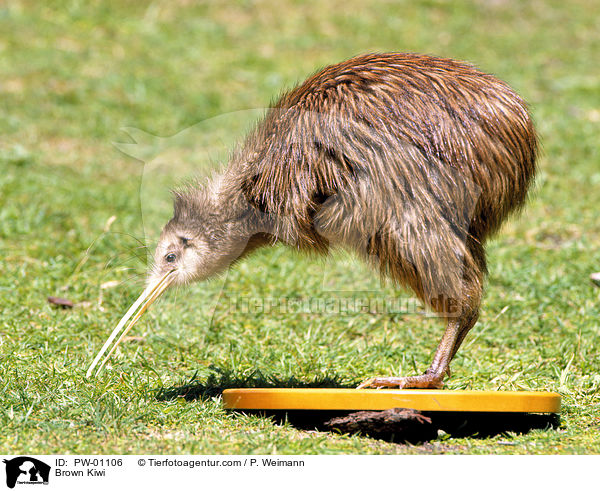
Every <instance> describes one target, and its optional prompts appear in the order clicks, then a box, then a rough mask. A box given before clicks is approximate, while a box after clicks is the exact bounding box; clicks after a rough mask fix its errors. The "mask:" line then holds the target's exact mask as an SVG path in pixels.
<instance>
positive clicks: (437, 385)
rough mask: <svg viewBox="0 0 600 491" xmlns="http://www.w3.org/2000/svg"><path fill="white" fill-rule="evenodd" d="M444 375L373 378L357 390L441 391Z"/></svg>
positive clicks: (430, 374)
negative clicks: (387, 388) (390, 388)
mask: <svg viewBox="0 0 600 491" xmlns="http://www.w3.org/2000/svg"><path fill="white" fill-rule="evenodd" d="M443 378H444V377H443V375H442V376H441V377H440V376H439V375H438V374H434V373H425V374H423V375H415V376H413V377H373V378H370V379H367V380H365V381H364V382H362V383H361V384H360V385H359V386H358V387H357V389H367V388H375V389H381V388H383V387H394V388H397V389H441V388H442V386H443V385H444V383H443V382H442V379H443Z"/></svg>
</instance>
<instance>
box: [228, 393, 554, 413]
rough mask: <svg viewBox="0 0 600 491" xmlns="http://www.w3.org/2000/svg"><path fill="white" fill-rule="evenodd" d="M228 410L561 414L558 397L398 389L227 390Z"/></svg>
mask: <svg viewBox="0 0 600 491" xmlns="http://www.w3.org/2000/svg"><path fill="white" fill-rule="evenodd" d="M223 404H224V406H225V409H258V410H260V409H262V410H282V409H283V410H297V409H308V410H313V411H331V410H333V411H364V410H371V411H378V410H385V409H391V408H395V407H401V408H410V409H416V410H418V411H474V412H511V413H558V412H559V411H560V395H559V394H557V393H555V392H525V391H523V392H518V391H517V392H511V391H477V390H421V389H411V390H395V389H226V390H224V391H223Z"/></svg>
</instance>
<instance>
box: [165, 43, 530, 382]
mask: <svg viewBox="0 0 600 491" xmlns="http://www.w3.org/2000/svg"><path fill="white" fill-rule="evenodd" d="M536 151H537V140H536V134H535V130H534V127H533V124H532V121H531V118H530V117H529V114H528V110H527V107H526V104H525V103H524V102H523V100H522V99H521V98H520V97H519V96H518V95H517V94H516V93H515V92H514V91H513V90H512V89H511V88H510V87H509V86H508V85H507V84H505V83H504V82H502V81H500V80H498V79H497V78H495V77H493V76H491V75H488V74H485V73H482V72H480V71H478V70H476V69H475V68H474V67H472V66H471V65H468V64H466V63H463V62H458V61H454V60H449V59H442V58H435V57H431V56H422V55H414V54H401V53H391V54H369V55H364V56H358V57H356V58H352V59H350V60H348V61H345V62H343V63H340V64H337V65H333V66H330V67H327V68H325V69H323V70H321V71H319V72H318V73H316V74H315V75H313V76H311V77H310V78H308V79H307V80H306V81H305V82H304V83H302V84H301V85H299V86H298V87H296V88H295V89H293V90H291V91H289V92H287V93H285V94H284V95H283V96H282V97H281V98H280V99H279V100H278V101H277V102H276V103H275V104H274V105H273V107H272V108H271V109H270V110H268V111H267V113H266V115H265V117H264V119H263V121H261V122H260V123H259V124H258V125H257V126H256V127H255V129H254V130H253V131H252V132H251V133H250V134H249V135H248V137H247V138H246V141H245V142H244V144H243V145H242V146H241V147H240V148H239V149H238V150H237V151H236V152H235V153H234V155H233V156H232V158H231V161H230V163H229V165H228V167H227V169H226V170H225V172H224V173H223V175H222V176H220V177H218V178H217V179H215V180H214V182H212V184H211V185H210V186H209V187H208V188H206V189H200V188H195V187H192V188H190V189H187V190H185V191H183V192H180V193H178V194H177V196H176V200H175V214H174V218H173V219H172V220H171V221H170V222H169V223H168V224H167V226H166V227H165V230H164V231H163V235H162V241H161V242H162V247H161V245H160V244H159V249H158V252H157V257H156V262H157V265H156V266H155V267H156V269H157V271H164V270H165V268H168V267H169V265H168V264H165V263H164V260H162V258H163V257H165V255H166V252H167V251H169V250H177V251H182V250H183V249H185V248H183V247H179V249H178V248H177V244H176V242H177V239H176V238H174V237H181V236H182V235H188V236H190V237H189V238H190V239H191V240H188V243H191V244H194V242H196V243H201V244H202V247H201V249H202V251H207V252H203V253H202V254H204V255H206V254H208V256H207V257H204V256H203V257H202V259H201V260H200V259H197V261H198V265H196V266H194V267H190V266H189V265H188V266H187V267H186V268H184V267H183V266H185V264H184V263H185V257H183V252H180V253H179V256H178V261H181V263H182V270H183V269H185V270H186V273H185V277H184V276H182V281H191V280H196V279H203V278H205V277H207V276H210V275H211V274H213V273H215V272H216V271H217V270H221V269H222V268H223V267H225V266H226V265H227V264H230V263H231V262H233V261H235V260H237V259H239V258H240V257H242V256H243V255H245V254H247V253H249V252H250V251H251V250H253V249H255V248H256V247H259V246H262V245H267V244H270V243H274V242H277V241H280V242H284V243H286V244H289V245H291V246H293V247H295V248H298V249H301V250H307V251H316V252H319V253H324V252H326V251H327V250H328V249H329V248H330V247H331V246H342V247H346V248H349V249H352V250H354V251H356V252H358V254H360V255H361V256H362V257H363V258H365V259H366V260H367V261H369V263H371V264H374V265H376V266H377V268H378V270H379V272H380V273H381V274H382V275H384V276H386V277H389V278H391V279H392V280H394V281H395V282H397V283H398V284H399V285H405V286H408V287H410V288H412V290H414V292H415V293H416V294H417V295H418V296H419V297H420V298H421V299H422V300H423V301H424V302H426V303H427V304H428V305H429V306H431V307H432V308H433V309H434V310H435V311H437V312H439V314H440V315H441V316H443V317H444V318H446V320H447V323H448V327H447V329H446V333H445V334H444V338H443V339H442V342H441V344H440V346H439V348H438V351H437V352H436V355H435V357H434V362H433V364H432V366H431V368H430V369H429V370H428V371H427V373H426V374H425V375H422V376H416V377H407V378H402V379H397V378H391V377H390V378H378V379H373V380H370V381H369V383H370V384H371V385H373V386H384V385H399V386H405V387H411V386H414V387H438V386H440V385H441V380H442V378H443V376H444V374H445V373H446V372H447V371H448V364H449V362H450V359H451V358H452V356H453V355H454V353H455V352H456V350H457V349H458V347H459V346H460V343H461V342H462V339H463V338H464V336H465V335H466V333H467V332H468V331H469V329H470V328H471V327H472V326H473V324H474V323H475V322H476V320H477V317H478V314H479V306H480V302H481V296H482V289H483V280H484V276H485V274H486V272H487V271H486V255H485V249H484V245H485V241H486V239H487V238H488V237H489V236H490V235H491V234H492V233H494V232H495V231H497V230H498V228H499V227H500V225H501V224H502V222H503V221H504V220H505V219H506V218H507V216H509V214H510V213H511V212H513V211H515V210H518V209H520V208H521V207H522V206H523V204H524V203H525V200H526V196H527V191H528V189H529V187H530V185H531V183H532V181H533V178H534V175H535V171H536V164H535V161H536ZM173 244H174V245H173ZM170 245H173V247H171V249H169V246H170ZM186 247H189V244H188V246H186ZM202 254H198V255H197V256H198V257H200V256H202ZM211 255H212V256H211ZM213 259H214V260H213ZM211 260H213V263H214V265H211V264H209V262H210V261H211ZM188 262H190V263H191V259H190V260H189V261H188ZM182 274H183V273H182Z"/></svg>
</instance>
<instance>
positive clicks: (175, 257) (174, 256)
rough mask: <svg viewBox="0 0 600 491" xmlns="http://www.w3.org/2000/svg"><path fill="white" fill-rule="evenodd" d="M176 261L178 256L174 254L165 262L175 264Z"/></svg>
mask: <svg viewBox="0 0 600 491" xmlns="http://www.w3.org/2000/svg"><path fill="white" fill-rule="evenodd" d="M176 259H177V256H176V255H175V254H173V253H172V252H171V253H169V254H167V255H166V256H165V261H167V262H168V263H174V262H175V260H176Z"/></svg>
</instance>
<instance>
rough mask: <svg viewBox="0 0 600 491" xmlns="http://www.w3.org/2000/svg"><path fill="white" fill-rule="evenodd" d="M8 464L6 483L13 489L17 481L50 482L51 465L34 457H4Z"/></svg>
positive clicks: (29, 482)
mask: <svg viewBox="0 0 600 491" xmlns="http://www.w3.org/2000/svg"><path fill="white" fill-rule="evenodd" d="M4 463H5V465H6V485H7V486H8V487H9V488H10V489H12V488H14V487H15V484H17V483H27V484H48V478H49V477H50V466H49V465H48V464H46V463H45V462H42V461H41V460H38V459H34V458H33V457H15V458H14V459H11V460H6V459H4Z"/></svg>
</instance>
